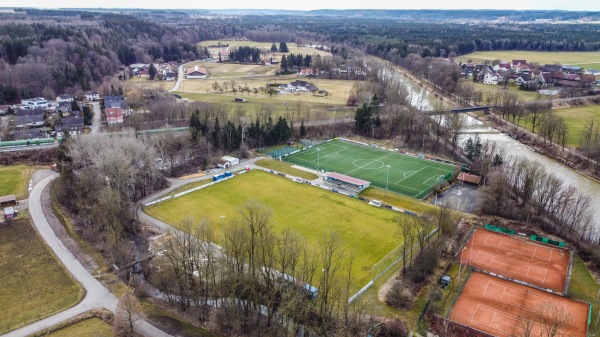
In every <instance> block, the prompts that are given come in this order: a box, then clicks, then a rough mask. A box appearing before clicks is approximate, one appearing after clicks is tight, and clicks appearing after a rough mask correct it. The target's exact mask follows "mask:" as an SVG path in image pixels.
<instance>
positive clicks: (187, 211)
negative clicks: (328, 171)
mask: <svg viewBox="0 0 600 337" xmlns="http://www.w3.org/2000/svg"><path fill="white" fill-rule="evenodd" d="M250 200H255V201H258V202H260V203H262V204H264V205H265V206H267V207H268V208H270V209H271V210H272V217H271V226H272V228H273V230H274V231H275V232H277V233H279V232H282V231H283V230H284V229H286V228H290V229H292V230H293V231H295V232H297V233H298V234H299V235H301V236H302V237H304V238H305V239H306V241H307V242H308V244H309V245H310V246H312V247H313V248H315V249H316V248H318V247H319V242H320V240H321V239H322V238H323V237H324V236H326V235H327V234H328V233H330V232H335V233H336V234H337V236H338V237H339V239H340V240H341V242H343V246H344V249H345V250H346V252H347V253H348V254H346V255H349V253H350V252H351V251H352V250H356V251H357V257H356V259H355V261H354V264H353V266H354V267H353V280H354V281H355V282H354V284H355V287H356V288H359V287H362V286H363V285H365V284H366V283H367V282H368V281H369V280H370V276H371V275H370V271H371V266H372V265H373V264H375V263H376V262H378V261H379V260H381V259H382V258H383V257H384V256H385V255H387V254H388V253H389V252H390V251H391V250H392V249H394V248H396V247H397V246H398V245H399V244H401V243H402V241H403V240H402V239H401V238H400V237H399V235H398V234H397V233H398V231H397V226H398V225H397V219H398V218H399V217H401V216H403V215H402V214H401V213H397V212H394V211H391V210H387V209H383V208H377V207H373V206H370V205H368V204H367V203H365V202H362V201H359V200H357V199H353V198H349V197H347V196H344V195H341V194H338V193H334V192H331V191H327V190H324V189H321V188H317V187H314V186H311V185H308V184H300V183H295V182H293V181H291V180H289V179H287V178H282V177H279V176H277V175H273V174H270V173H267V172H262V171H259V170H253V171H250V172H248V173H244V174H242V175H240V176H237V177H234V178H232V179H230V180H226V181H223V182H221V183H219V184H216V185H213V186H209V187H207V188H204V189H201V190H199V191H196V192H192V193H190V194H187V195H185V196H182V197H180V198H176V199H171V200H168V201H165V202H162V203H160V204H157V205H153V206H150V207H148V208H146V209H145V211H146V212H147V213H148V214H150V215H151V216H153V217H156V218H157V219H159V220H161V221H164V222H166V223H169V224H171V225H173V226H175V227H177V226H178V225H179V224H180V223H181V222H182V220H183V219H185V218H186V217H193V218H195V219H196V220H200V219H203V218H204V219H207V220H209V221H210V223H211V224H212V225H213V227H214V229H215V231H217V232H218V233H220V232H221V231H222V229H223V226H224V225H225V223H226V222H228V221H231V220H232V219H235V218H238V216H239V215H238V214H239V213H238V210H239V209H240V208H241V207H243V205H244V204H245V203H247V202H248V201H250ZM356 290H358V289H356Z"/></svg>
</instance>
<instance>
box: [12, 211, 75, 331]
mask: <svg viewBox="0 0 600 337" xmlns="http://www.w3.org/2000/svg"><path fill="white" fill-rule="evenodd" d="M0 284H1V285H2V286H0V308H2V314H0V334H3V333H5V332H8V331H11V330H14V329H16V328H18V327H21V326H24V325H27V324H29V323H31V322H34V321H37V320H40V319H42V318H44V317H48V316H50V315H52V314H55V313H57V312H60V311H62V310H64V309H67V308H69V307H71V306H73V305H75V304H77V302H79V300H80V299H81V298H82V296H83V291H82V289H81V288H80V286H79V284H78V283H77V282H76V281H75V280H74V279H73V278H72V277H71V276H70V275H69V274H68V272H67V271H66V270H65V269H64V268H63V266H62V265H61V264H60V262H59V261H58V259H57V258H56V257H55V256H54V254H53V253H52V251H51V250H50V248H49V247H48V246H46V244H45V243H44V241H43V240H42V239H41V238H40V237H39V235H38V233H37V232H36V230H35V229H34V228H33V225H32V224H31V222H30V219H29V215H28V213H27V212H22V213H21V214H20V215H19V218H18V219H15V220H12V221H9V222H5V223H3V224H0Z"/></svg>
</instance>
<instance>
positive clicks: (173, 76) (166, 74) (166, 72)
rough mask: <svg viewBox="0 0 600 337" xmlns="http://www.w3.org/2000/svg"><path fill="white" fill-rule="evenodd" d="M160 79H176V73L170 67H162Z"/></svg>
mask: <svg viewBox="0 0 600 337" xmlns="http://www.w3.org/2000/svg"><path fill="white" fill-rule="evenodd" d="M162 79H163V80H164V81H176V80H177V73H176V72H173V71H171V70H170V69H164V70H163V72H162Z"/></svg>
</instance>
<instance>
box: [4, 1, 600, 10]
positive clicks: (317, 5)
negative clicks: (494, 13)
mask: <svg viewBox="0 0 600 337" xmlns="http://www.w3.org/2000/svg"><path fill="white" fill-rule="evenodd" d="M0 6H7V7H8V6H19V7H39V8H83V7H84V8H98V7H101V8H172V9H181V8H194V9H229V8H239V9H247V8H258V9H264V8H268V9H294V10H311V9H363V8H368V9H465V8H468V9H516V10H522V9H561V10H574V11H582V10H583V11H600V1H598V0H570V1H566V0H421V1H406V0H369V1H365V0H292V1H290V0H283V1H253V0H225V1H210V0H201V1H190V0H85V1H81V0H78V1H74V0H3V1H2V4H0Z"/></svg>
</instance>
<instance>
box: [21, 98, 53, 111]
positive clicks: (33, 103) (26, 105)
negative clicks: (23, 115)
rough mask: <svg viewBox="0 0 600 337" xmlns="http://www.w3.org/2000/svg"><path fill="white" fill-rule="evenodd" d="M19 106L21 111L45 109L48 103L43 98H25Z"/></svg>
mask: <svg viewBox="0 0 600 337" xmlns="http://www.w3.org/2000/svg"><path fill="white" fill-rule="evenodd" d="M21 105H22V107H23V109H29V110H33V109H46V108H47V107H48V101H46V99H45V98H43V97H34V98H27V99H23V100H21Z"/></svg>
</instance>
